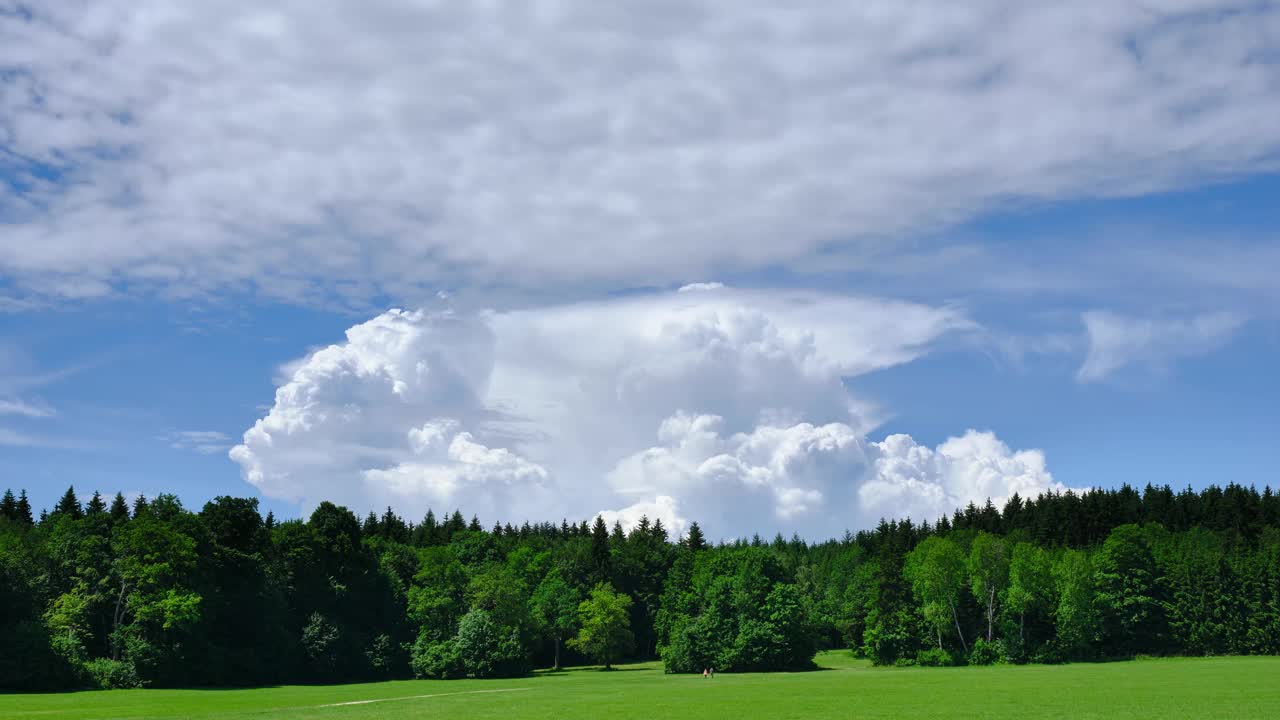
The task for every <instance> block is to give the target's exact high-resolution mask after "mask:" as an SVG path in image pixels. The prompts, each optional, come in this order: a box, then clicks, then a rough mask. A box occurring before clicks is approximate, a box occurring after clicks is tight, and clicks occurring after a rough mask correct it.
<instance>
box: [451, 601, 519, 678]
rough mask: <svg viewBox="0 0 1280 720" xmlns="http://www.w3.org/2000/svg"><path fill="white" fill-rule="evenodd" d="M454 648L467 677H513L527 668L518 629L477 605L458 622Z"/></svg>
mask: <svg viewBox="0 0 1280 720" xmlns="http://www.w3.org/2000/svg"><path fill="white" fill-rule="evenodd" d="M454 648H455V651H456V652H457V656H458V660H459V662H461V664H462V669H463V672H464V673H465V674H466V676H467V677H472V678H492V677H516V676H519V675H523V674H525V673H527V672H528V670H529V666H528V662H527V661H526V659H525V652H524V648H523V646H522V645H521V643H520V636H519V634H518V633H517V631H516V630H515V629H514V628H504V627H502V626H501V625H499V624H498V623H497V622H496V621H495V620H494V618H493V616H492V615H491V614H489V613H488V612H486V611H484V610H481V609H479V608H474V609H472V610H471V611H469V612H468V613H467V614H466V615H463V616H462V620H460V621H459V622H458V636H457V638H456V639H455V640H454Z"/></svg>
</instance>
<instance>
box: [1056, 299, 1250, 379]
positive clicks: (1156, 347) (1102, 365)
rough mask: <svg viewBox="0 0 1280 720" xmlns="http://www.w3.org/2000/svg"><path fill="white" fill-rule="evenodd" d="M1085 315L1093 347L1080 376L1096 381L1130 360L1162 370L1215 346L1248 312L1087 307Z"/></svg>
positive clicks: (1225, 340)
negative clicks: (1155, 312)
mask: <svg viewBox="0 0 1280 720" xmlns="http://www.w3.org/2000/svg"><path fill="white" fill-rule="evenodd" d="M1083 321H1084V325H1085V329H1086V332H1087V334H1088V340H1089V350H1088V354H1087V355H1086V356H1085V360H1084V364H1083V365H1081V366H1080V369H1079V371H1077V372H1076V379H1077V380H1079V381H1080V382H1096V381H1098V380H1102V379H1105V378H1107V377H1109V376H1110V375H1112V374H1114V373H1116V372H1118V371H1119V370H1121V369H1123V368H1125V367H1128V366H1132V365H1139V366H1143V367H1146V368H1148V369H1150V370H1154V371H1163V370H1165V369H1167V368H1168V367H1169V365H1170V364H1171V363H1173V362H1175V361H1177V360H1179V359H1183V358H1189V357H1195V356H1198V355H1204V354H1207V353H1210V352H1212V351H1214V350H1217V349H1218V348H1220V347H1222V346H1223V345H1225V344H1226V343H1228V342H1229V341H1230V340H1231V339H1232V338H1233V337H1234V336H1235V334H1236V332H1237V331H1238V330H1239V329H1240V328H1241V327H1242V326H1243V325H1244V323H1245V318H1244V317H1242V316H1240V315H1237V314H1235V313H1230V312H1214V313H1200V314H1196V315H1191V316H1186V317H1157V318H1150V317H1132V316H1127V315H1121V314H1117V313H1113V312H1107V311H1093V312H1087V313H1085V314H1084V315H1083Z"/></svg>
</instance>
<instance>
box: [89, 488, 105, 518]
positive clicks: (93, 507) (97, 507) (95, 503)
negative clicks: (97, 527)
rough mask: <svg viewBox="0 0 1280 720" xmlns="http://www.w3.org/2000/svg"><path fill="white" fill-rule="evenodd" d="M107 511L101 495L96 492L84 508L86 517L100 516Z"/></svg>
mask: <svg viewBox="0 0 1280 720" xmlns="http://www.w3.org/2000/svg"><path fill="white" fill-rule="evenodd" d="M106 511H107V503H106V502H104V501H103V500H102V495H101V494H100V493H99V492H98V491H97V490H94V491H93V497H92V498H90V499H89V505H88V506H87V507H86V508H85V514H86V515H101V514H102V513H104V512H106Z"/></svg>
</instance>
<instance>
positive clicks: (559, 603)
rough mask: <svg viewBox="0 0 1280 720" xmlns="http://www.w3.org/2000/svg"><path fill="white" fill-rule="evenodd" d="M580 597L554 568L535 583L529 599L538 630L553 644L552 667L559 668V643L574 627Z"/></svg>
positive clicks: (570, 635)
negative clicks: (535, 587) (540, 580)
mask: <svg viewBox="0 0 1280 720" xmlns="http://www.w3.org/2000/svg"><path fill="white" fill-rule="evenodd" d="M581 600H582V595H581V593H579V592H578V590H577V589H576V588H574V587H573V586H572V585H570V584H569V583H567V582H565V581H564V578H563V577H562V576H561V574H560V571H559V570H558V569H555V570H552V571H551V572H549V573H547V576H546V577H544V578H543V579H542V582H540V583H538V587H537V589H536V590H534V592H533V597H532V598H531V599H530V601H529V602H530V610H531V615H532V616H533V620H534V623H535V624H536V626H537V628H538V630H539V631H540V632H541V634H542V635H543V637H546V638H548V639H550V640H551V642H552V644H553V645H554V646H555V660H554V663H553V665H552V667H553V668H554V669H556V670H559V669H560V645H561V644H562V643H564V642H565V641H566V640H568V639H569V638H570V637H572V636H573V634H574V633H575V632H576V631H577V629H578V604H579V603H580V602H581Z"/></svg>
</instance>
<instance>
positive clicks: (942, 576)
mask: <svg viewBox="0 0 1280 720" xmlns="http://www.w3.org/2000/svg"><path fill="white" fill-rule="evenodd" d="M903 576H904V577H905V578H906V579H907V581H908V582H910V583H911V590H912V592H913V593H914V594H915V596H916V599H917V600H919V601H920V603H921V609H922V611H923V613H924V616H925V618H926V620H928V621H929V624H930V625H931V626H932V627H933V629H934V631H935V633H936V635H937V641H938V648H939V649H942V633H943V630H944V628H946V626H947V625H952V624H954V626H955V630H956V636H957V637H958V638H959V639H960V645H961V647H963V648H964V651H965V652H966V653H967V652H968V651H969V646H968V644H967V643H966V642H965V639H964V631H963V630H962V629H961V628H960V615H959V613H958V611H957V610H956V606H957V604H958V603H959V602H960V592H961V588H962V587H963V584H964V581H965V558H964V554H963V553H961V552H960V549H959V548H958V547H956V545H955V543H953V542H951V541H950V540H948V539H946V538H940V537H929V538H926V539H925V540H924V541H923V542H921V543H920V544H919V545H918V546H916V548H915V549H914V550H912V551H911V552H910V553H909V554H908V555H907V557H906V563H905V564H904V566H903Z"/></svg>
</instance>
